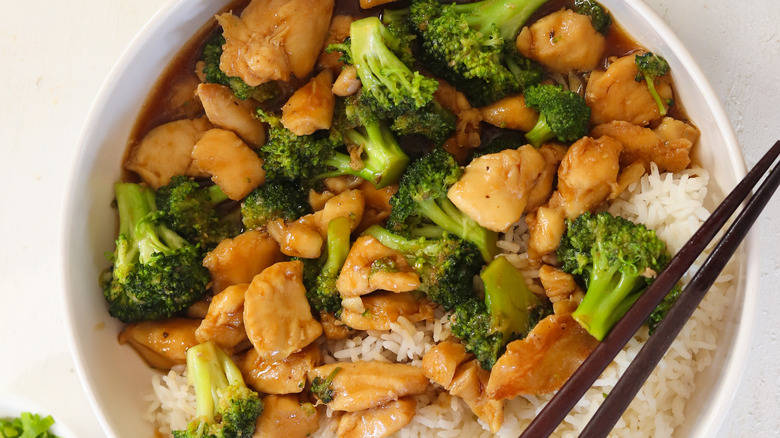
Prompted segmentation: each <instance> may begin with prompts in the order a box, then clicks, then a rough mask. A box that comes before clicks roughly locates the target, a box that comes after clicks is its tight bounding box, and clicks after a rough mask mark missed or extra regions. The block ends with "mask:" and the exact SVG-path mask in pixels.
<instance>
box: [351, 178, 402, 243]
mask: <svg viewBox="0 0 780 438" xmlns="http://www.w3.org/2000/svg"><path fill="white" fill-rule="evenodd" d="M359 189H360V191H361V192H363V196H364V198H365V199H366V208H365V210H363V217H362V218H361V220H360V225H358V227H357V229H356V231H357V232H358V233H362V232H363V231H365V230H366V229H367V228H368V227H370V226H371V225H376V224H381V223H382V222H383V221H384V220H385V219H387V218H388V217H389V216H390V210H392V208H393V207H392V206H391V205H390V198H392V197H393V195H394V194H395V192H397V191H398V184H392V185H389V186H387V187H384V188H381V189H377V188H376V187H374V185H373V184H371V183H370V182H368V181H363V183H362V184H361V185H360V187H359Z"/></svg>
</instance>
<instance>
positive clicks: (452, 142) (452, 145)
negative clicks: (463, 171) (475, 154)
mask: <svg viewBox="0 0 780 438" xmlns="http://www.w3.org/2000/svg"><path fill="white" fill-rule="evenodd" d="M456 115H457V116H458V120H457V122H456V123H455V133H454V134H453V135H452V137H450V138H449V139H447V141H445V142H444V144H443V145H442V147H443V148H444V149H445V150H446V151H447V152H449V153H450V154H452V155H453V156H454V157H455V160H456V161H457V162H458V163H463V162H465V161H466V159H467V157H468V156H469V154H470V153H471V149H474V148H476V147H478V146H479V145H480V144H481V143H482V140H481V136H482V125H481V123H480V122H482V113H481V112H480V111H479V110H478V109H476V108H470V109H466V110H463V111H461V112H459V113H457V114H456Z"/></svg>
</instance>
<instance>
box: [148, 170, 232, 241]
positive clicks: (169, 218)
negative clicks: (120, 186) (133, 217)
mask: <svg viewBox="0 0 780 438" xmlns="http://www.w3.org/2000/svg"><path fill="white" fill-rule="evenodd" d="M227 200H228V197H227V195H226V194H225V193H224V192H223V191H222V190H221V189H220V188H219V186H218V185H216V184H213V185H210V186H208V187H202V186H201V185H200V184H199V183H197V182H196V181H194V180H192V179H190V178H188V177H186V176H183V175H177V176H174V177H173V178H171V181H170V183H168V185H165V186H163V187H160V188H159V189H158V190H157V208H158V209H159V211H160V212H161V219H162V221H163V222H164V223H165V225H167V226H169V227H170V228H171V229H172V230H174V231H176V232H177V233H179V234H180V235H181V236H182V237H184V238H186V239H187V240H189V241H190V242H192V243H200V245H201V247H202V248H204V249H209V248H213V247H215V246H216V245H217V244H218V243H219V242H220V241H222V240H223V239H227V238H232V237H235V236H236V235H237V234H238V233H239V232H240V231H241V223H240V222H239V221H238V219H237V217H235V215H232V214H229V212H226V213H225V214H222V213H220V211H219V209H218V207H217V206H218V205H219V204H221V203H222V202H224V201H227Z"/></svg>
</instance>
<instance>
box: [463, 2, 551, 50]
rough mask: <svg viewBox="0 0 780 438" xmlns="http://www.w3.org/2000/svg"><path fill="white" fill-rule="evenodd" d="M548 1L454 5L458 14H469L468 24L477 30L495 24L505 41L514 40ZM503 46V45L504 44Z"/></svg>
mask: <svg viewBox="0 0 780 438" xmlns="http://www.w3.org/2000/svg"><path fill="white" fill-rule="evenodd" d="M545 3H547V0H484V1H481V2H475V3H467V4H458V5H453V6H452V7H453V9H454V10H455V11H456V12H458V13H463V14H468V15H467V16H466V22H467V23H468V24H469V26H470V27H472V28H474V29H476V30H482V29H484V28H486V27H488V26H490V25H493V24H495V26H496V27H497V28H498V30H499V32H500V33H501V37H502V38H503V39H504V40H505V41H509V40H514V38H515V37H517V34H518V33H519V32H520V29H521V28H522V27H523V24H525V22H526V21H528V19H529V18H531V15H533V13H534V12H536V10H537V9H539V8H540V7H541V6H542V5H543V4H545ZM502 44H503V43H502Z"/></svg>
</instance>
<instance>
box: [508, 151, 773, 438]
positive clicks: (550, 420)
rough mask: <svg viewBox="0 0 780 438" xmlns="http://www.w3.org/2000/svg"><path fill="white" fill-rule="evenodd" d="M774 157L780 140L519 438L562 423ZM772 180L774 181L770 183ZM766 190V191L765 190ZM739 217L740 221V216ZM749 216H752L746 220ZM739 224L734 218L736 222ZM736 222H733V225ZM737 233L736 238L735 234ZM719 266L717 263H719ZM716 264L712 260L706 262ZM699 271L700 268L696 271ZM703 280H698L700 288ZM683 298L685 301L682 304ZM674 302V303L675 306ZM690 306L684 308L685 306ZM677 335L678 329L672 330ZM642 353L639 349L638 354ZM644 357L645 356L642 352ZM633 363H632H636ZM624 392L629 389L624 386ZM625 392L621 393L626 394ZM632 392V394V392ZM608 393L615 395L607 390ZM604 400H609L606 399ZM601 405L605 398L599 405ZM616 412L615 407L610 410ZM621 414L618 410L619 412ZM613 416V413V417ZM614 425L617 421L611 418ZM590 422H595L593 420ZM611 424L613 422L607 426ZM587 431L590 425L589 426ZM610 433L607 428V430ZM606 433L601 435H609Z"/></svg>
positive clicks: (756, 205) (756, 207)
mask: <svg viewBox="0 0 780 438" xmlns="http://www.w3.org/2000/svg"><path fill="white" fill-rule="evenodd" d="M778 155H780V141H778V142H776V143H775V144H774V146H772V147H771V148H770V149H769V151H768V152H767V153H766V154H765V155H764V157H763V158H761V160H760V161H759V162H758V163H757V164H756V166H755V167H754V168H753V169H752V170H751V171H750V172H748V174H747V175H746V176H745V178H744V179H742V181H740V182H739V184H737V186H736V187H735V188H734V190H732V191H731V193H730V194H729V195H728V196H727V197H726V199H724V200H723V202H722V203H721V204H720V206H718V208H717V209H715V211H714V212H713V213H712V215H711V216H710V218H709V219H707V221H706V222H704V224H703V225H702V226H701V227H700V228H699V230H698V231H697V232H696V233H694V235H693V237H691V239H690V240H688V242H687V243H686V244H685V246H683V248H682V249H680V251H679V252H678V253H677V254H676V255H675V256H674V258H672V261H671V262H670V263H669V266H668V267H667V268H666V269H665V270H664V271H663V272H662V273H661V274H659V275H658V277H657V278H656V280H655V281H654V282H653V284H652V285H650V287H649V288H648V289H647V290H646V291H645V292H644V293H643V294H642V296H641V297H640V298H639V299H638V300H637V301H636V302H635V303H634V305H633V306H632V307H631V308H630V309H629V310H628V312H627V313H626V314H625V315H624V316H623V318H622V319H621V320H620V321H619V322H618V323H617V324H616V325H615V326H614V327H613V328H612V330H611V331H610V332H609V334H607V336H606V337H605V338H604V340H603V341H602V342H601V343H600V344H599V345H598V346H596V348H595V349H594V350H593V352H592V353H591V354H590V356H589V357H588V358H587V359H586V360H585V361H584V362H583V363H582V365H581V366H580V367H579V368H578V369H577V371H576V372H575V373H574V374H573V375H572V376H571V378H569V380H568V381H567V382H566V383H565V384H564V385H563V387H561V389H560V390H559V391H558V392H557V393H556V394H555V396H554V397H553V398H552V399H551V400H550V402H549V403H547V405H546V406H545V407H544V408H543V409H542V410H541V412H539V414H538V415H537V416H536V418H534V420H533V421H532V422H531V424H530V425H529V426H528V427H527V428H526V429H525V431H523V433H522V435H521V438H543V437H548V436H550V434H552V433H553V432H554V431H555V429H556V428H557V427H558V425H559V424H560V423H561V421H563V419H564V418H565V417H566V415H567V414H568V413H569V411H570V410H571V409H572V408H573V407H574V406H575V405H576V404H577V402H578V401H579V400H580V398H582V396H583V395H584V394H585V392H586V391H587V390H588V389H589V388H590V387H591V386H592V385H593V382H594V381H595V380H596V379H597V378H598V377H599V376H600V375H601V373H602V372H603V371H604V369H606V367H607V366H608V365H609V364H610V363H611V362H612V360H613V359H614V358H615V356H616V355H617V354H618V352H620V351H621V350H622V349H623V347H624V346H625V345H626V343H628V341H629V340H630V339H631V338H632V337H633V336H634V334H635V333H636V332H637V330H639V328H640V327H641V326H642V324H644V321H645V320H646V319H647V317H648V316H649V315H650V314H651V313H652V311H653V310H654V309H655V308H656V307H657V306H658V304H659V303H660V302H661V301H662V300H663V299H664V297H665V296H666V294H667V293H668V292H669V290H671V289H672V287H673V286H674V285H675V284H676V283H677V282H678V281H679V280H680V278H682V276H683V275H684V274H685V272H686V271H687V270H688V268H689V267H690V266H691V265H692V264H693V262H694V261H695V260H696V258H698V256H699V255H700V254H701V253H702V252H703V251H704V249H705V248H706V247H707V245H708V244H709V243H710V241H712V239H713V238H714V237H715V235H716V234H717V233H718V232H719V231H720V229H721V228H722V227H723V225H724V224H725V223H726V222H727V221H728V219H729V218H730V217H731V215H732V214H733V213H734V211H736V209H737V208H738V207H739V206H740V204H742V203H743V201H744V200H745V199H746V198H747V197H748V195H749V194H750V191H751V190H752V189H753V187H755V185H756V184H757V183H758V181H759V180H760V179H761V178H762V176H763V175H764V174H765V173H766V172H767V170H768V169H769V167H770V166H772V164H773V163H774V161H775V160H776V159H777V156H778ZM778 174H779V173H778V168H777V167H776V168H775V169H774V170H773V171H772V175H770V177H768V178H767V181H766V182H765V183H764V184H763V185H762V186H761V189H763V191H762V194H761V196H758V194H759V193H758V192H757V196H754V197H753V198H752V199H751V201H750V202H749V203H748V204H747V206H750V205H753V207H752V209H751V212H747V206H746V209H745V211H743V214H744V215H745V216H747V219H741V221H742V222H741V223H742V225H741V227H739V228H736V227H735V226H732V227H731V228H730V229H729V232H728V233H727V235H729V240H728V241H725V240H726V239H725V237H724V239H723V240H724V241H722V242H721V243H720V244H719V245H718V247H721V245H722V246H724V247H725V246H726V245H731V246H733V247H734V248H733V250H731V251H732V252H731V253H729V254H728V255H727V254H726V253H727V251H726V250H721V251H722V252H721V254H722V255H721V257H720V259H722V260H720V262H718V263H717V264H718V265H720V268H719V269H717V270H716V268H717V266H716V265H710V266H713V267H711V268H710V269H711V272H710V273H708V274H706V275H705V274H702V276H703V277H705V279H709V277H710V276H712V279H713V281H714V278H715V277H717V275H718V273H719V272H720V271H721V270H722V268H723V265H725V263H726V261H727V260H728V258H729V257H730V256H731V254H733V251H734V250H736V247H737V246H738V244H739V242H740V241H741V240H742V239H743V238H744V235H745V234H746V233H747V230H748V229H749V228H750V225H752V223H753V221H755V218H756V217H757V216H758V214H759V213H760V211H761V209H763V206H765V205H766V203H767V202H768V200H769V198H771V196H772V193H773V192H774V189H776V188H777V180H778ZM772 181H774V183H772ZM772 184H774V187H772ZM765 187H766V188H765ZM743 214H741V215H740V217H741V216H742V215H743ZM750 216H753V217H752V219H751V218H750ZM738 220H740V219H738ZM735 224H736V222H735ZM732 230H737V231H739V233H737V232H734V233H732ZM740 234H741V235H740ZM721 262H722V264H721ZM712 263H716V262H712ZM702 269H703V267H702ZM705 279H703V280H699V281H701V282H702V284H704V282H705ZM707 289H708V287H707V288H704V292H702V294H703V293H705V292H706V290H707ZM687 292H688V288H686V290H685V292H683V293H682V294H681V297H680V299H678V301H679V300H681V299H682V297H683V296H685V295H686V294H687ZM687 300H689V299H686V301H687ZM690 300H691V301H693V300H695V297H694V298H691V299H690ZM678 304H679V303H678ZM697 304H698V301H696V304H693V308H694V309H695V307H696V305H697ZM690 305H691V304H688V306H690ZM677 307H678V305H675V306H673V307H672V309H676V308H677ZM686 311H687V309H684V308H682V307H681V308H680V310H676V311H674V314H676V315H677V316H676V317H677V318H680V319H681V321H680V322H679V324H681V327H682V324H684V323H685V322H686V321H687V319H688V316H689V315H688V316H686V315H685V312H686ZM673 317H674V315H673V313H672V310H670V312H669V314H667V316H666V318H665V319H664V322H665V324H663V323H662V324H660V325H659V327H657V328H656V331H655V333H654V336H656V337H659V338H660V337H662V336H664V335H663V334H660V335H659V333H662V331H663V330H664V327H663V325H666V326H667V327H668V326H670V325H671V324H672V322H671V321H670V320H671V319H672V318H673ZM678 331H679V330H678ZM676 334H677V333H674V334H670V337H671V339H672V340H673V339H674V337H675V336H676ZM643 351H644V350H643ZM665 351H666V347H665V348H663V350H662V351H661V356H663V352H665ZM648 354H649V353H648ZM636 362H637V361H636V360H635V361H634V362H632V364H633V363H636ZM654 365H655V362H654V363H653V367H651V368H650V370H651V371H652V368H654ZM644 380H645V379H644V378H642V379H641V380H639V382H638V383H639V385H640V386H641V384H642V383H644ZM629 390H630V388H629ZM628 392H629V391H627V392H626V394H628ZM633 394H635V392H634V393H633ZM633 394H632V395H630V396H629V395H625V396H623V397H626V398H628V400H627V401H625V400H616V401H615V402H613V403H618V402H624V403H626V405H627V403H628V402H630V400H631V398H633ZM612 395H615V391H614V390H613V391H612ZM617 398H619V397H617V396H615V397H613V399H617ZM607 399H609V397H607ZM604 403H606V400H605V401H604ZM616 409H617V408H616ZM622 412H623V411H622V410H620V413H622ZM618 417H619V415H618ZM615 421H617V420H616V419H615ZM593 423H594V424H595V423H596V422H593ZM612 425H614V423H612ZM593 427H596V426H595V425H594V426H593ZM609 429H611V426H610V427H609ZM609 429H608V430H607V432H608V431H609ZM593 436H599V435H593Z"/></svg>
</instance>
